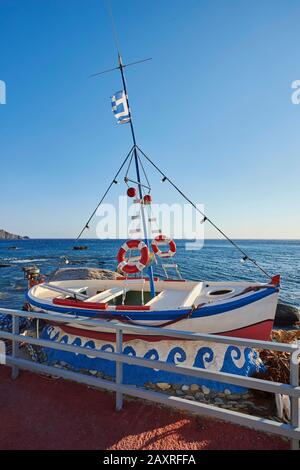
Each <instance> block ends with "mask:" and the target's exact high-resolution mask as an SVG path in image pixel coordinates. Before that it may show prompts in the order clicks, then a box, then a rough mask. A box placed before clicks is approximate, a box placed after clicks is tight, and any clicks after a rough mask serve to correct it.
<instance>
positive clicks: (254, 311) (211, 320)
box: [27, 281, 279, 341]
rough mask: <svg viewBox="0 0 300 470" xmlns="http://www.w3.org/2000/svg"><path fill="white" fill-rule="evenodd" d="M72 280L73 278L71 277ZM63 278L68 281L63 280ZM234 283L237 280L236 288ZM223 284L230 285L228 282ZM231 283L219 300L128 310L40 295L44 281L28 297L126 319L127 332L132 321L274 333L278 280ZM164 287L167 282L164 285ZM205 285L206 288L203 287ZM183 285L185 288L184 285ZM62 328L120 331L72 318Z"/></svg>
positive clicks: (85, 332)
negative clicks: (81, 323) (254, 284)
mask: <svg viewBox="0 0 300 470" xmlns="http://www.w3.org/2000/svg"><path fill="white" fill-rule="evenodd" d="M78 282H79V281H78ZM87 282H88V281H81V285H82V283H87ZM116 282H117V281H110V283H116ZM187 282H190V281H187ZM66 283H68V281H67V282H66ZM66 283H65V284H66ZM60 284H63V283H62V282H61V283H60ZM157 284H159V283H157ZM190 284H191V286H190V288H191V289H192V290H193V289H194V288H195V286H196V284H197V283H190ZM164 285H165V284H164ZM164 285H163V286H164ZM213 285H214V288H216V287H217V286H218V283H213ZM233 285H234V286H235V287H234V289H233ZM210 286H211V284H210ZM222 286H224V283H223V284H222ZM227 286H229V287H230V289H231V290H232V291H233V293H232V295H228V294H227V296H226V295H225V296H224V297H225V298H222V299H220V300H216V301H207V302H200V303H199V304H198V303H197V304H196V305H197V306H195V305H180V306H178V307H175V308H174V307H173V308H167V306H165V308H159V305H157V307H156V305H155V303H154V304H153V305H152V304H151V302H149V303H150V306H147V304H146V305H145V306H135V307H134V306H123V308H125V309H126V310H122V306H109V305H108V306H107V307H106V308H103V310H102V307H101V308H100V309H98V308H96V306H97V304H96V303H95V308H91V307H90V305H94V303H89V302H88V301H87V302H82V301H79V300H77V301H74V300H71V301H68V300H65V299H62V301H61V302H59V303H58V304H55V299H56V297H53V295H52V297H47V296H44V298H43V297H42V296H41V295H39V292H41V291H40V290H39V289H38V287H39V286H35V287H33V288H32V289H30V290H29V292H28V294H27V300H28V302H29V303H30V305H31V306H32V308H34V309H36V310H40V311H45V312H49V313H57V314H74V315H76V316H78V315H79V316H83V317H89V318H94V319H96V318H97V319H103V320H106V321H107V322H109V321H111V320H118V321H121V322H123V323H124V333H125V335H126V323H127V324H134V325H143V326H149V327H160V328H161V329H162V331H163V329H173V330H181V331H192V332H196V333H212V334H220V335H227V336H235V337H240V338H250V339H258V340H266V339H268V338H269V336H270V332H271V329H272V326H273V321H274V317H275V312H276V306H277V299H278V290H279V289H278V288H277V287H276V286H272V285H265V286H264V285H261V286H259V288H256V289H253V290H251V289H249V287H250V285H249V283H235V284H232V283H228V284H227ZM245 286H246V287H245ZM158 287H159V286H158ZM161 287H162V284H161V286H160V288H161ZM171 287H172V288H173V289H174V291H172V290H171V294H170V296H171V295H172V294H173V296H176V295H178V289H176V288H174V285H173V286H171ZM168 288H169V286H168ZM201 289H202V290H203V287H202V288H201ZM181 290H184V289H183V288H182V287H181ZM194 290H195V289H194ZM202 290H200V294H199V295H198V297H196V299H195V300H196V301H197V302H198V301H199V300H203V299H204V293H203V292H202ZM185 291H186V292H187V294H189V290H188V288H186V287H185ZM176 293H177V294H176ZM64 304H65V305H64ZM157 304H159V302H157ZM77 305H79V306H77ZM85 305H87V306H88V308H84V307H83V306H85ZM100 305H101V304H100ZM162 305H163V304H162ZM62 328H63V329H64V330H65V331H66V332H68V333H70V334H77V335H80V336H87V337H93V338H95V339H101V338H103V339H104V338H106V339H110V340H112V339H113V337H114V333H113V330H109V329H103V328H102V329H101V327H97V328H95V327H92V326H87V327H85V326H80V327H78V324H76V323H73V322H71V321H70V322H68V323H66V324H64V325H62ZM126 336H127V337H132V336H134V338H138V337H143V338H144V337H145V336H146V337H147V341H160V340H161V339H162V338H165V337H166V336H167V335H166V336H165V335H163V334H160V335H159V336H157V335H153V334H151V332H149V333H147V332H145V334H139V335H129V334H128V335H126Z"/></svg>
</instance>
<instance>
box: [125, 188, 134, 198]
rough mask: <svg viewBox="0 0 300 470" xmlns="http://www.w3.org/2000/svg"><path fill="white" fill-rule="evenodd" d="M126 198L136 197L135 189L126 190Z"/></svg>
mask: <svg viewBox="0 0 300 470" xmlns="http://www.w3.org/2000/svg"><path fill="white" fill-rule="evenodd" d="M127 196H128V197H135V196H136V189H135V188H128V189H127Z"/></svg>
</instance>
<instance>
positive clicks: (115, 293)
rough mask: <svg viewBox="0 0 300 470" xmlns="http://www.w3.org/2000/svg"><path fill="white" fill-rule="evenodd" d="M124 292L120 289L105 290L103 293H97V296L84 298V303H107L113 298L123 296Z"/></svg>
mask: <svg viewBox="0 0 300 470" xmlns="http://www.w3.org/2000/svg"><path fill="white" fill-rule="evenodd" d="M125 292H126V290H125V289H122V287H112V288H111V289H107V290H105V291H103V292H99V293H98V294H95V295H92V296H91V297H88V298H86V299H85V302H101V303H107V302H109V301H110V300H112V299H114V298H115V297H119V295H122V294H125Z"/></svg>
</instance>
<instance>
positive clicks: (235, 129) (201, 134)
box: [0, 0, 300, 238]
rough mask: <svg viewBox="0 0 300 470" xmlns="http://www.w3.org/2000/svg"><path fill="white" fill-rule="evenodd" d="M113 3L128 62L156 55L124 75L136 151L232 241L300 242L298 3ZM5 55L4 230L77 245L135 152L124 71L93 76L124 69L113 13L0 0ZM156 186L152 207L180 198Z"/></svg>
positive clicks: (77, 5) (67, 1)
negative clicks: (123, 97) (119, 98)
mask: <svg viewBox="0 0 300 470" xmlns="http://www.w3.org/2000/svg"><path fill="white" fill-rule="evenodd" d="M112 6H113V10H114V15H115V20H116V24H117V27H118V31H119V37H120V40H121V44H122V54H123V57H124V60H125V61H127V62H131V61H134V60H138V59H142V58H146V57H153V60H152V61H149V62H146V63H145V64H141V65H139V66H136V67H131V68H129V69H128V72H127V81H128V86H129V97H130V100H131V107H132V109H133V114H134V119H135V128H136V134H137V140H138V143H139V144H140V146H141V147H142V148H143V149H144V150H145V152H146V153H148V154H149V155H150V156H151V158H153V159H154V160H155V161H156V162H157V163H159V165H160V166H161V167H162V169H165V171H166V173H167V174H168V175H169V176H170V177H171V178H173V179H174V180H175V181H176V182H177V183H178V185H179V186H180V187H181V188H182V189H183V190H184V191H185V192H186V193H187V194H188V195H189V196H190V197H191V199H193V200H194V201H195V202H199V203H204V204H205V208H206V211H207V213H208V215H209V216H210V217H211V218H212V219H213V220H215V221H216V222H217V223H218V224H219V225H220V226H221V227H222V228H223V229H224V230H225V231H226V232H227V233H228V234H229V235H230V236H232V237H235V238H299V233H300V230H299V229H300V219H299V212H300V211H299V200H300V197H299V196H300V189H299V175H300V163H299V162H300V159H299V152H300V146H299V124H300V105H298V106H297V105H294V104H292V102H291V94H292V88H291V84H292V82H293V81H294V80H297V79H300V59H299V53H298V48H299V41H300V29H299V23H300V4H299V1H297V0H288V1H283V0H259V1H258V0H252V1H250V0H249V1H247V0H226V1H224V0H216V1H214V2H211V1H208V0H186V1H183V0H155V1H153V0H152V1H150V0H112ZM0 45H1V46H0V47H1V63H0V79H1V80H4V81H5V82H6V85H7V104H6V105H0V155H1V185H0V198H1V206H0V228H4V229H6V230H9V231H12V232H16V233H22V234H27V235H29V236H31V237H72V236H74V235H76V234H77V233H78V231H79V230H80V228H81V225H82V224H83V223H84V221H85V220H86V218H87V216H88V215H89V213H90V212H91V210H92V209H93V208H94V206H95V205H96V203H97V201H98V200H99V198H100V196H101V193H102V192H103V191H104V189H105V187H106V186H107V185H108V183H109V182H110V180H111V178H112V176H113V173H114V172H115V170H116V169H117V168H118V166H119V165H120V163H121V160H122V158H123V157H124V156H125V155H126V153H127V152H128V150H129V148H130V146H131V140H130V132H129V128H128V126H127V125H126V126H117V125H116V123H115V122H114V117H113V115H112V113H111V110H110V101H109V97H110V96H111V94H112V93H113V92H115V91H117V90H119V89H121V86H120V78H119V76H118V74H117V73H113V74H107V75H103V76H101V77H99V78H96V79H95V78H94V79H92V78H90V77H89V75H90V74H92V73H94V72H97V71H99V70H102V69H105V68H109V67H111V66H114V64H115V62H116V51H115V46H114V42H113V37H112V32H111V25H110V19H109V17H108V14H107V10H106V9H105V3H104V2H103V1H102V0H85V1H84V0H43V1H41V0H26V2H24V1H22V0H0ZM150 175H151V179H152V183H153V195H154V198H155V200H156V201H157V202H178V201H180V197H179V196H178V195H177V194H176V193H175V192H174V191H173V190H172V189H171V188H170V187H169V186H168V185H167V184H164V185H162V184H161V183H160V180H159V178H158V177H156V176H155V175H154V174H152V173H150ZM125 191H126V188H125V186H124V185H118V186H116V187H114V191H113V193H112V195H111V196H110V197H109V198H108V199H107V202H115V201H116V195H117V194H118V192H121V193H125ZM91 235H93V232H91ZM206 236H207V237H210V238H211V237H215V236H216V234H215V232H213V231H210V230H207V231H206Z"/></svg>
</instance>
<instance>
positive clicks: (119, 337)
mask: <svg viewBox="0 0 300 470" xmlns="http://www.w3.org/2000/svg"><path fill="white" fill-rule="evenodd" d="M116 352H117V353H118V354H122V352H123V332H122V330H119V329H118V330H117V331H116ZM122 381H123V363H122V362H119V361H118V360H117V361H116V384H118V385H122ZM122 408H123V393H122V392H118V391H117V392H116V410H117V411H120V410H121V409H122Z"/></svg>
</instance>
